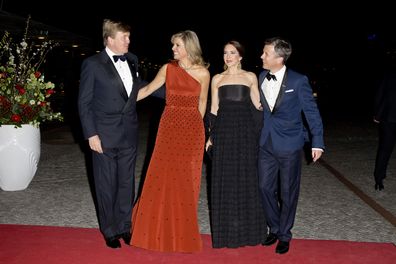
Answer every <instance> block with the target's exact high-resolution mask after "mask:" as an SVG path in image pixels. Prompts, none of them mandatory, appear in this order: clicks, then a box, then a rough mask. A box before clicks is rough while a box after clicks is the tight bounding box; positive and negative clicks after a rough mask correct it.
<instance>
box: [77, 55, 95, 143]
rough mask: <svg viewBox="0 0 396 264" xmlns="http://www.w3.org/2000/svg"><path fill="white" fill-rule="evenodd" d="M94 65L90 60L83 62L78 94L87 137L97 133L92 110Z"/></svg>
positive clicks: (83, 126)
mask: <svg viewBox="0 0 396 264" xmlns="http://www.w3.org/2000/svg"><path fill="white" fill-rule="evenodd" d="M93 67H94V65H93V63H92V62H90V61H87V60H86V61H84V62H83V63H82V65H81V75H80V86H79V94H78V112H79V115H80V120H81V125H82V129H83V133H84V137H85V138H86V139H88V138H89V137H92V136H94V135H96V134H97V132H96V126H95V121H94V120H95V118H94V114H93V111H92V101H93V97H94V96H93V94H94V83H95V78H94V71H93Z"/></svg>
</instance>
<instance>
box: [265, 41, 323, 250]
mask: <svg viewBox="0 0 396 264" xmlns="http://www.w3.org/2000/svg"><path fill="white" fill-rule="evenodd" d="M291 52H292V48H291V44H290V43H289V42H288V41H287V40H284V39H282V38H277V37H276V38H270V39H267V40H266V41H265V43H264V49H263V54H262V55H261V59H262V61H263V68H264V71H263V72H262V73H261V74H260V76H259V84H260V88H261V89H260V95H261V96H260V97H261V104H262V106H263V118H264V125H263V128H262V130H261V136H260V149H259V161H258V163H259V164H258V168H259V186H260V190H261V194H262V200H263V207H264V213H265V216H266V219H267V223H268V226H269V235H268V237H267V240H266V241H265V243H263V245H265V246H270V245H272V244H274V243H275V242H276V241H279V242H278V244H277V246H276V250H275V251H276V253H279V254H284V253H286V252H288V250H289V243H290V240H291V238H292V234H291V229H292V227H293V223H294V218H295V215H296V209H297V201H298V195H299V189H300V178H301V163H302V158H303V147H304V143H305V139H306V138H307V135H306V132H307V131H306V130H305V129H304V117H305V120H306V122H307V124H308V126H309V127H308V131H309V132H310V133H309V135H310V141H311V146H312V159H313V161H314V162H315V161H316V160H318V159H319V158H320V157H321V155H322V152H323V151H324V141H323V125H322V119H321V116H320V113H319V110H318V108H317V105H316V102H315V99H314V97H313V95H312V88H311V86H310V85H309V81H308V78H307V77H306V76H304V75H302V74H299V73H297V72H295V71H293V70H291V69H289V68H287V67H286V65H285V64H286V61H287V59H288V58H289V56H290V55H291ZM303 116H304V117H303Z"/></svg>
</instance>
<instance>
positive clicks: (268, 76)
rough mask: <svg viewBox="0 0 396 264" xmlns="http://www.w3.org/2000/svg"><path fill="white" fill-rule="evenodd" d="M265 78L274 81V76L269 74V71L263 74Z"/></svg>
mask: <svg viewBox="0 0 396 264" xmlns="http://www.w3.org/2000/svg"><path fill="white" fill-rule="evenodd" d="M265 78H267V80H268V81H270V80H271V79H272V80H274V81H276V76H275V75H273V74H271V73H269V72H268V73H267V75H266V76H265Z"/></svg>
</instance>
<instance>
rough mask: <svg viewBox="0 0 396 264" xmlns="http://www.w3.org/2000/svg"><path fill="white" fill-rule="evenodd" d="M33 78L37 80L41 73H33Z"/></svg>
mask: <svg viewBox="0 0 396 264" xmlns="http://www.w3.org/2000/svg"><path fill="white" fill-rule="evenodd" d="M34 76H35V77H36V78H37V79H38V78H39V77H40V76H41V72H39V71H36V72H35V73H34Z"/></svg>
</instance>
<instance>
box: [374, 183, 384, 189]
mask: <svg viewBox="0 0 396 264" xmlns="http://www.w3.org/2000/svg"><path fill="white" fill-rule="evenodd" d="M374 188H375V189H376V190H379V191H382V190H383V189H384V184H383V183H376V184H375V186H374Z"/></svg>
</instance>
